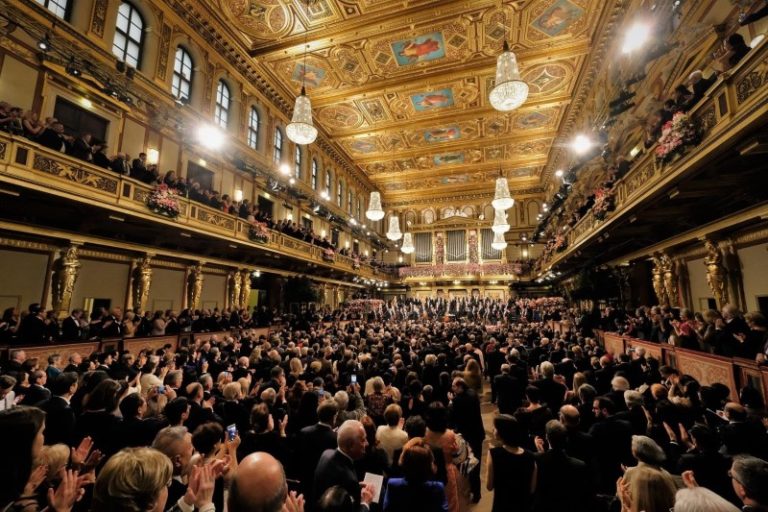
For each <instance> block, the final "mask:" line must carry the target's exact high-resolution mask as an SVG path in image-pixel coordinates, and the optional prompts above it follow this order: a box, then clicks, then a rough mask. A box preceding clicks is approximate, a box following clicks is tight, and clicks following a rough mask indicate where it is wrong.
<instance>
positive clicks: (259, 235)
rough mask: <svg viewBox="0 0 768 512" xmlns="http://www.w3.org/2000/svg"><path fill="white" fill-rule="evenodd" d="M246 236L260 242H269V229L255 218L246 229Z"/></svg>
mask: <svg viewBox="0 0 768 512" xmlns="http://www.w3.org/2000/svg"><path fill="white" fill-rule="evenodd" d="M248 238H249V239H250V240H251V241H253V242H258V243H260V244H266V243H267V242H269V229H268V228H267V225H266V224H265V223H263V222H259V221H257V220H255V221H253V222H251V227H250V229H249V230H248Z"/></svg>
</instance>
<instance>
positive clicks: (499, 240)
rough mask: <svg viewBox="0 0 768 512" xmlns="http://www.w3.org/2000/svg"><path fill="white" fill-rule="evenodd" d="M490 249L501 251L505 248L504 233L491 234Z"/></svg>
mask: <svg viewBox="0 0 768 512" xmlns="http://www.w3.org/2000/svg"><path fill="white" fill-rule="evenodd" d="M496 211H497V212H498V211H499V210H496ZM491 247H493V248H494V249H496V250H497V251H503V250H504V249H506V248H507V239H506V238H504V233H500V232H496V233H494V234H493V242H491Z"/></svg>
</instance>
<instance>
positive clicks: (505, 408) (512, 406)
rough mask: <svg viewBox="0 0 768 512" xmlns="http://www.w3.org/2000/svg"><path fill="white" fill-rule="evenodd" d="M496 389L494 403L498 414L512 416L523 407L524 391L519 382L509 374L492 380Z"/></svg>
mask: <svg viewBox="0 0 768 512" xmlns="http://www.w3.org/2000/svg"><path fill="white" fill-rule="evenodd" d="M493 384H494V386H495V387H496V403H497V404H498V406H499V413H500V414H514V413H515V411H516V410H517V409H518V408H519V407H520V406H521V405H523V395H524V393H525V389H524V388H523V385H522V384H521V383H520V381H519V380H518V379H517V378H516V377H513V376H512V375H509V374H504V373H502V374H501V375H497V376H496V377H495V378H494V379H493Z"/></svg>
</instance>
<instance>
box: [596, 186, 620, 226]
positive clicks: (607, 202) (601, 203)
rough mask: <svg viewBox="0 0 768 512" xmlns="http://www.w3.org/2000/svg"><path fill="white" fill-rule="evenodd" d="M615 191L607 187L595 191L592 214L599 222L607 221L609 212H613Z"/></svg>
mask: <svg viewBox="0 0 768 512" xmlns="http://www.w3.org/2000/svg"><path fill="white" fill-rule="evenodd" d="M614 207H615V203H614V191H613V189H610V188H607V187H600V188H598V189H597V190H595V203H594V204H593V205H592V214H593V215H594V216H595V218H596V219H597V220H603V219H605V216H606V215H607V214H608V212H611V211H613V209H614Z"/></svg>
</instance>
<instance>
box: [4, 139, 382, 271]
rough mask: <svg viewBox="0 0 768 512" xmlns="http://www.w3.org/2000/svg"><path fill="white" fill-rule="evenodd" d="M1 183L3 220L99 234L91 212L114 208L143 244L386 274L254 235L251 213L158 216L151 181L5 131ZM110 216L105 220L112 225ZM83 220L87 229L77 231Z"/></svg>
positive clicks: (300, 244) (193, 205)
mask: <svg viewBox="0 0 768 512" xmlns="http://www.w3.org/2000/svg"><path fill="white" fill-rule="evenodd" d="M0 184H2V186H3V192H4V193H5V194H6V197H8V198H7V199H4V200H3V201H2V202H0V204H2V206H0V218H2V219H10V220H13V221H18V222H21V223H25V224H30V225H34V226H37V227H40V228H42V229H45V228H61V229H62V230H64V231H67V232H71V233H72V236H76V235H77V234H79V233H82V232H88V231H89V229H93V230H96V229H101V231H99V234H101V235H104V231H105V229H106V228H105V227H104V226H103V225H101V226H96V224H97V222H91V223H90V224H89V222H88V220H89V219H88V217H94V218H95V217H97V218H99V219H101V218H103V217H105V213H106V217H107V218H108V219H111V220H113V221H114V220H117V221H118V222H119V224H116V225H115V226H114V231H115V232H116V233H119V234H120V239H121V240H126V239H127V240H129V241H131V242H134V243H139V244H142V245H148V246H151V245H154V244H158V245H165V246H169V247H174V248H177V249H181V250H184V251H185V252H187V253H189V254H194V255H199V256H201V257H204V256H205V255H206V254H208V255H216V256H217V257H222V256H223V257H226V258H228V259H231V260H233V261H239V262H243V260H246V261H245V262H247V263H251V264H254V265H259V266H260V267H262V268H264V269H269V268H276V269H282V270H291V271H294V272H300V273H309V272H312V273H316V274H318V275H327V276H328V277H343V274H350V273H353V272H354V275H356V276H361V277H364V278H369V279H386V275H385V273H384V272H383V271H382V270H380V269H376V268H374V267H372V266H371V265H369V264H367V263H364V262H358V261H356V260H353V259H352V258H350V257H346V256H342V255H340V254H335V255H334V256H333V258H330V259H329V258H328V257H327V256H326V257H324V254H323V249H322V248H320V247H317V246H315V245H312V244H309V243H307V242H304V241H303V240H298V239H295V238H292V237H290V236H287V235H284V234H282V233H280V232H277V231H274V230H269V239H268V240H267V241H266V242H265V243H258V242H254V241H251V240H250V238H249V236H248V235H249V229H250V224H249V223H248V222H247V221H245V220H244V219H241V218H239V217H237V216H234V215H230V214H227V213H224V212H222V211H219V210H215V209H213V208H210V207H208V206H206V205H203V204H200V203H197V202H195V201H190V200H188V199H186V198H181V199H179V206H180V213H179V215H178V216H177V217H175V218H169V217H166V216H164V215H160V214H156V213H154V212H152V211H151V210H150V209H149V208H148V207H147V198H148V197H149V195H150V193H151V192H152V190H153V188H152V187H150V186H149V185H146V184H144V183H141V182H139V181H136V180H134V179H132V178H128V177H125V176H120V175H118V174H115V173H113V172H111V171H109V170H106V169H102V168H101V167H97V166H94V165H91V164H89V163H87V162H83V161H81V160H77V159H74V158H72V157H69V156H67V155H64V154H61V153H58V152H56V151H52V150H49V149H47V148H44V147H41V146H39V145H37V144H36V143H34V142H32V141H30V140H27V139H25V138H21V137H13V136H10V135H8V134H6V133H2V132H0ZM14 198H15V199H14ZM107 218H105V219H104V221H105V222H102V223H101V224H105V223H106V224H108V223H109V222H108V221H107ZM94 220H95V219H94ZM113 224H114V223H113ZM75 226H79V228H78V229H73V228H74V227H75ZM106 231H109V230H108V229H106ZM104 236H106V237H110V234H109V233H107V234H106V235H104ZM190 239H195V243H194V244H192V243H190ZM200 241H203V242H204V243H203V244H201V243H200ZM147 248H148V249H150V247H147Z"/></svg>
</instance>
